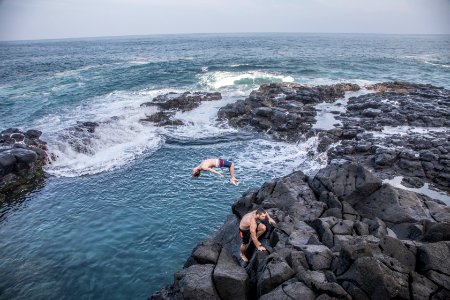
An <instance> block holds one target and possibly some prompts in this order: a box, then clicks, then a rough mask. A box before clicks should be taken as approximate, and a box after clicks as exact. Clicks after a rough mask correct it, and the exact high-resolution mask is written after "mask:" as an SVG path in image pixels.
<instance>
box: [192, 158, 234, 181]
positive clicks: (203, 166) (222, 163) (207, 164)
mask: <svg viewBox="0 0 450 300" xmlns="http://www.w3.org/2000/svg"><path fill="white" fill-rule="evenodd" d="M223 167H225V168H229V169H230V182H231V183H232V184H234V185H237V184H238V181H239V180H237V179H236V177H234V163H233V162H231V161H228V160H224V159H221V158H210V159H207V160H204V161H202V162H201V163H200V164H199V165H198V166H197V167H195V168H193V169H192V176H194V177H198V176H200V172H201V171H209V172H211V173H214V174H217V175H219V176H221V177H223V175H222V173H220V172H217V171H216V170H214V169H212V168H223Z"/></svg>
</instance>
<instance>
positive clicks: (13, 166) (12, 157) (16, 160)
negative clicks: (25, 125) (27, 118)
mask: <svg viewBox="0 0 450 300" xmlns="http://www.w3.org/2000/svg"><path fill="white" fill-rule="evenodd" d="M41 134H42V132H40V131H38V130H33V129H30V130H27V131H25V132H23V131H21V130H20V129H18V128H9V129H6V130H4V131H2V132H0V204H1V203H2V202H4V201H7V200H8V199H10V198H12V197H15V196H17V195H20V194H21V193H23V192H25V191H29V190H31V189H32V188H34V187H35V186H36V184H38V183H39V182H41V180H42V179H43V178H44V171H43V169H42V167H43V166H44V165H45V164H46V163H47V162H48V156H47V152H46V151H47V145H46V144H47V143H46V142H44V141H42V140H40V139H39V137H40V136H41Z"/></svg>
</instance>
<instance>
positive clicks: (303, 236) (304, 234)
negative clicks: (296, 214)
mask: <svg viewBox="0 0 450 300" xmlns="http://www.w3.org/2000/svg"><path fill="white" fill-rule="evenodd" d="M312 236H315V237H316V238H317V234H316V231H315V230H314V229H313V228H311V227H310V226H309V225H307V224H306V223H305V222H303V221H300V222H298V223H297V224H295V230H294V231H292V233H291V234H290V235H289V240H288V243H289V244H290V245H293V246H294V247H296V248H298V247H300V246H302V245H306V244H308V241H309V240H310V239H311V237H312Z"/></svg>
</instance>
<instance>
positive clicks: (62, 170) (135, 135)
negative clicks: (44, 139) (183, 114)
mask: <svg viewBox="0 0 450 300" xmlns="http://www.w3.org/2000/svg"><path fill="white" fill-rule="evenodd" d="M135 121H137V120H135ZM160 144H161V137H160V136H158V135H157V134H156V133H155V132H154V131H153V132H152V131H149V128H148V126H144V125H141V124H139V123H138V122H130V120H129V119H126V118H120V119H119V120H115V121H113V122H110V123H108V124H101V125H100V126H99V127H97V128H96V130H95V134H94V135H93V136H92V137H91V138H90V139H89V144H88V147H89V149H90V150H91V154H85V153H79V152H77V151H75V150H74V149H73V148H72V147H71V146H70V145H69V144H68V143H67V142H66V141H64V140H57V141H54V142H53V143H52V145H51V146H50V151H51V152H52V153H53V154H55V155H56V156H57V160H56V161H54V162H53V163H52V164H51V165H49V166H48V167H47V172H48V173H50V174H52V175H56V176H64V177H75V176H81V175H91V174H97V173H100V172H104V171H109V170H112V169H115V168H117V167H120V166H123V165H125V164H127V163H128V162H130V161H132V160H134V159H135V158H136V157H138V156H139V155H141V154H142V153H144V152H145V151H154V150H156V149H157V148H158V147H159V145H160Z"/></svg>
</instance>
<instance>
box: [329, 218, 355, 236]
mask: <svg viewBox="0 0 450 300" xmlns="http://www.w3.org/2000/svg"><path fill="white" fill-rule="evenodd" d="M331 231H332V232H333V234H342V235H351V234H352V233H353V222H352V221H349V220H341V221H339V222H337V223H336V224H335V225H334V226H333V227H332V228H331Z"/></svg>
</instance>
